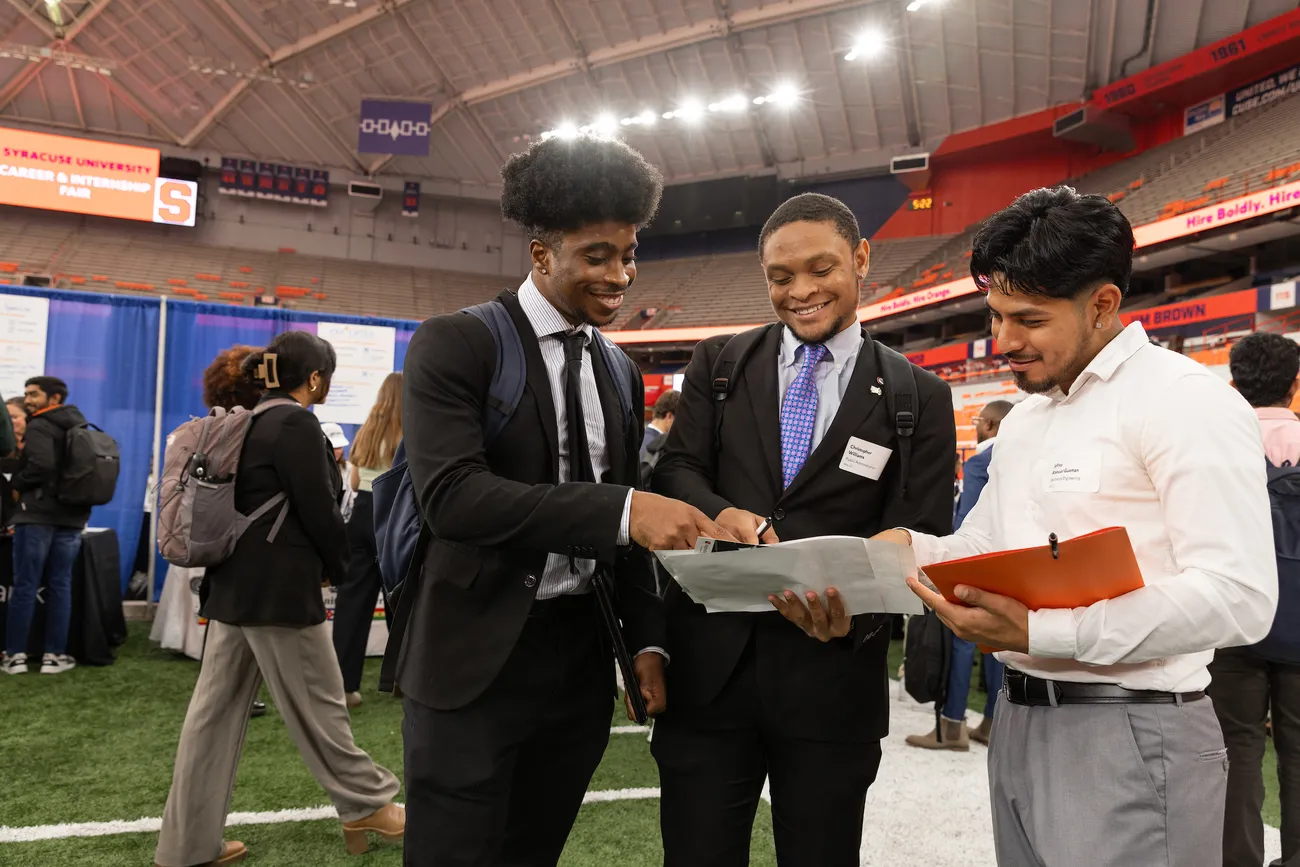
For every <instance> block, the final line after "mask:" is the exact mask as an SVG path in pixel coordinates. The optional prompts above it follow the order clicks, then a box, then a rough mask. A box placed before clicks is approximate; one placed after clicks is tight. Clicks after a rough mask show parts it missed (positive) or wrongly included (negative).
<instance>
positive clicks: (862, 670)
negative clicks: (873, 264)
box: [653, 327, 957, 741]
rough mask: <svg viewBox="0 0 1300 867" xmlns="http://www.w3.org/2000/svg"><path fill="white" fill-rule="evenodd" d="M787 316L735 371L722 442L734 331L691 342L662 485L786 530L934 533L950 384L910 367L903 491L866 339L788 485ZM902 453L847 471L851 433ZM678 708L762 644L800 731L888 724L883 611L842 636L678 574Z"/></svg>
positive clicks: (791, 534)
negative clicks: (697, 587) (720, 594)
mask: <svg viewBox="0 0 1300 867" xmlns="http://www.w3.org/2000/svg"><path fill="white" fill-rule="evenodd" d="M782 330H783V329H782V327H772V328H769V330H768V332H767V333H766V334H765V335H764V336H763V338H762V339H761V340H760V342H759V343H758V345H757V347H756V348H755V350H754V352H753V354H751V355H750V357H749V358H748V360H747V361H746V363H745V365H744V367H743V368H742V369H740V370H739V371H737V372H736V374H734V376H733V385H732V391H731V394H730V396H729V397H728V398H727V400H726V401H725V402H724V404H723V405H724V406H725V409H724V410H723V416H722V426H721V431H720V436H719V440H720V447H718V446H717V445H715V442H714V412H715V411H716V408H717V407H718V406H719V405H720V404H718V402H716V401H715V400H713V396H712V391H711V388H712V386H711V383H712V379H713V366H714V362H715V360H716V359H717V357H718V354H719V353H720V352H721V351H722V347H723V346H724V345H725V344H726V342H727V338H726V337H725V336H723V337H717V338H710V339H708V340H705V341H703V342H701V343H700V344H699V345H698V346H696V348H695V354H694V357H693V358H692V359H691V363H690V366H689V367H687V368H686V381H685V384H684V386H683V388H682V397H681V403H680V404H679V406H678V410H677V420H676V422H675V423H674V424H673V429H672V431H671V432H670V433H669V435H668V443H667V445H666V447H665V449H664V452H663V454H662V456H661V457H660V459H659V464H658V466H657V467H656V469H655V474H654V482H653V485H654V489H655V491H656V492H657V493H661V494H664V495H667V496H670V497H676V498H678V499H682V500H685V501H686V502H688V503H691V504H693V505H695V506H696V507H698V508H699V509H700V510H701V511H703V512H704V513H705V514H707V515H709V516H710V517H717V515H718V514H719V513H720V512H722V511H723V510H724V509H726V508H728V507H731V506H735V507H737V508H741V509H747V510H748V511H751V512H753V513H755V514H757V515H762V516H769V515H771V516H774V517H775V519H776V520H775V524H774V527H775V530H776V533H777V535H778V536H780V538H781V539H783V540H786V541H791V540H794V539H802V538H807V537H809V536H828V535H843V536H871V535H874V534H875V533H877V532H879V531H880V530H883V529H888V528H890V527H915V528H918V529H923V530H925V531H926V532H931V533H948V532H950V531H951V528H952V486H953V463H954V461H953V456H954V455H955V454H956V449H957V442H956V430H955V427H954V424H953V414H952V393H951V391H950V389H949V388H948V386H947V384H946V383H944V382H943V381H942V380H940V379H939V378H938V377H937V376H935V375H934V374H932V373H929V372H927V371H924V370H921V369H919V368H915V369H914V373H915V375H916V384H917V391H918V397H919V403H920V406H919V411H918V412H917V418H916V432H915V434H914V435H913V444H912V457H911V465H910V471H911V472H910V475H911V479H910V480H909V488H908V496H907V499H906V500H904V499H903V498H902V496H901V491H900V486H899V462H898V457H897V454H898V442H897V439H898V438H897V435H896V433H895V426H894V420H893V419H892V418H891V417H890V416H889V413H888V411H887V410H886V408H885V399H884V395H883V393H882V394H876V393H873V392H872V391H871V387H872V386H875V385H877V381H876V377H877V376H879V375H881V373H880V371H879V370H878V369H877V363H876V356H875V352H874V349H873V346H872V341H871V338H870V336H867V335H866V330H865V329H864V330H863V335H864V338H865V340H864V343H863V346H862V349H861V351H860V353H859V354H858V358H857V362H856V364H855V367H854V370H853V376H852V379H851V380H850V382H849V386H848V389H847V390H846V392H845V394H844V399H843V401H842V402H841V404H840V408H839V411H838V412H837V413H836V415H835V419H834V421H833V423H832V424H831V426H830V428H829V430H828V431H827V433H826V435H825V437H824V438H823V439H822V441H821V442H820V443H819V444H818V446H817V448H816V449H815V450H814V451H813V453H812V454H811V455H809V457H808V461H807V463H806V464H805V465H804V468H803V470H802V471H801V472H800V473H799V475H798V476H797V477H796V478H795V479H794V481H793V482H792V483H791V485H790V487H789V488H788V489H786V490H785V491H784V492H782V489H781V486H782V475H781V423H780V411H779V407H778V391H779V386H778V379H777V357H778V353H779V350H780V345H781V334H782ZM850 436H856V437H861V438H862V439H865V440H868V441H870V442H873V443H877V444H879V445H883V446H886V447H888V448H891V449H893V450H894V454H893V455H892V456H891V457H890V459H889V462H888V464H887V465H886V466H885V470H884V472H883V474H882V475H881V477H880V479H879V480H878V481H871V480H868V479H865V478H863V477H861V476H857V475H854V474H853V473H850V472H848V471H846V470H842V469H840V468H839V463H840V458H841V457H842V456H843V454H844V450H845V448H846V446H847V445H848V441H849V437H850ZM666 604H667V609H668V645H667V650H668V652H669V653H670V654H671V656H672V665H671V666H670V667H669V669H668V694H669V713H672V712H673V711H674V709H681V708H684V707H685V708H691V707H701V706H704V705H707V704H708V703H710V702H711V701H713V700H714V699H715V698H716V697H717V695H718V693H719V692H720V691H721V689H722V687H723V686H724V685H725V684H726V682H727V680H728V678H729V677H730V676H731V674H732V672H733V671H734V670H735V667H736V664H737V662H738V661H739V660H740V657H741V654H742V652H743V651H744V650H745V647H746V645H747V644H748V643H749V642H750V641H751V640H753V641H755V653H756V654H757V663H758V666H759V672H760V681H761V688H762V689H763V690H764V700H765V702H766V703H767V704H768V707H770V708H772V710H773V713H774V718H777V719H781V720H783V721H784V722H785V724H786V725H787V726H788V727H789V730H790V733H791V735H792V736H795V737H804V738H809V739H813V740H826V741H857V740H866V739H877V738H880V737H883V736H884V735H885V734H886V732H887V728H888V709H887V702H888V696H887V673H886V671H885V658H886V654H887V652H888V646H889V630H888V629H880V628H879V627H880V626H881V624H882V622H883V618H880V617H859V618H857V622H856V623H855V625H854V633H853V634H852V635H850V636H849V637H847V638H843V639H837V640H832V641H830V642H829V643H826V644H822V643H821V642H819V641H817V640H815V639H813V638H809V637H808V636H806V635H804V633H803V632H802V631H800V630H799V629H798V628H797V627H795V626H794V625H793V624H790V623H788V622H787V621H786V620H784V619H783V618H782V617H781V615H780V614H778V613H777V612H775V611H773V612H772V613H770V614H767V613H764V614H707V613H706V612H705V610H704V607H703V606H701V605H697V604H696V603H694V602H693V601H692V600H691V599H690V598H689V597H688V596H687V595H686V594H685V593H683V592H682V590H681V588H680V587H678V586H677V585H676V584H670V585H669V588H668V592H667V596H666Z"/></svg>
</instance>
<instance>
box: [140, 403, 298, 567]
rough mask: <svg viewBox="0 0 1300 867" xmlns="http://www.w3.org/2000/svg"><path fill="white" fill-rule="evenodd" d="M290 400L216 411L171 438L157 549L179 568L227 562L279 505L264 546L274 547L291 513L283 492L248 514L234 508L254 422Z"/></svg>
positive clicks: (162, 487)
mask: <svg viewBox="0 0 1300 867" xmlns="http://www.w3.org/2000/svg"><path fill="white" fill-rule="evenodd" d="M297 405H298V404H296V403H295V402H294V401H292V400H283V399H281V400H268V401H266V402H264V403H260V404H258V405H257V408H256V409H252V410H247V409H244V408H243V407H242V406H237V407H235V408H234V409H231V410H227V409H224V408H222V407H219V406H218V407H213V409H212V411H211V412H210V413H208V414H207V415H206V416H204V417H203V418H195V419H190V420H189V421H187V422H185V424H183V425H181V426H180V427H178V428H176V430H174V431H172V432H171V434H170V435H168V437H167V454H166V458H165V459H164V461H163V471H162V480H161V481H160V483H159V485H158V550H159V552H160V553H161V554H162V555H163V559H165V560H166V561H167V562H168V563H174V564H176V565H177V566H215V565H217V564H218V563H222V562H224V561H225V560H227V559H228V558H229V557H230V555H231V554H233V553H234V551H235V544H236V543H237V542H238V541H239V537H240V536H242V535H244V531H245V530H247V529H248V528H249V526H250V525H252V523H253V522H254V521H256V520H257V519H258V518H261V517H262V516H263V515H265V514H267V513H268V512H270V511H271V510H272V509H274V508H275V507H276V506H279V507H280V514H279V515H277V516H276V519H275V523H274V524H273V525H272V526H271V532H270V533H269V534H268V535H267V537H266V541H268V542H274V541H275V537H276V536H277V535H279V533H280V527H281V526H282V525H283V524H284V519H285V517H286V516H287V515H288V514H289V498H288V495H287V494H286V493H285V492H284V491H281V492H280V493H278V494H276V495H275V496H273V497H271V498H270V499H269V500H267V501H266V502H265V503H263V504H262V505H260V506H258V507H257V508H256V509H254V510H253V512H252V513H251V514H249V515H244V514H242V513H240V511H239V510H238V509H236V508H235V480H236V477H237V476H238V474H239V459H240V457H241V455H242V454H243V451H244V442H245V441H246V440H247V438H248V430H249V428H251V427H252V426H253V421H254V420H255V419H256V418H257V417H258V416H260V415H261V414H262V413H264V412H266V411H267V410H269V409H273V408H275V407H277V406H297Z"/></svg>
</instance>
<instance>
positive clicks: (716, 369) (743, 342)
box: [710, 323, 781, 455]
mask: <svg viewBox="0 0 1300 867" xmlns="http://www.w3.org/2000/svg"><path fill="white" fill-rule="evenodd" d="M780 327H781V325H780V323H774V324H772V325H765V326H763V327H762V328H752V329H750V330H749V331H742V332H741V333H740V334H737V335H735V336H733V337H732V338H731V339H730V340H728V341H727V342H726V344H725V345H724V346H723V347H722V351H721V352H720V353H718V357H717V358H716V359H714V361H713V370H712V374H713V375H712V377H711V378H710V382H711V383H712V392H713V452H714V454H715V455H716V454H717V453H718V452H719V451H720V450H721V448H722V410H723V407H724V406H725V405H726V400H727V398H728V397H729V396H730V395H731V390H732V388H734V387H735V385H736V380H737V379H738V378H739V376H740V371H741V370H742V369H744V367H745V362H746V361H748V360H749V356H751V355H753V354H754V350H755V349H756V348H758V344H759V343H760V342H761V341H762V340H763V338H764V337H766V336H767V333H768V332H769V331H770V330H771V329H773V328H780Z"/></svg>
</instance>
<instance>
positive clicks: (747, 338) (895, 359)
mask: <svg viewBox="0 0 1300 867" xmlns="http://www.w3.org/2000/svg"><path fill="white" fill-rule="evenodd" d="M779 327H781V326H780V323H773V324H772V325H768V326H766V327H764V328H755V329H752V330H750V331H746V332H743V333H741V334H737V335H736V336H735V337H732V338H731V339H730V340H728V341H727V343H726V345H725V346H723V347H722V352H720V353H719V354H718V357H717V359H716V360H715V361H714V362H713V370H712V374H713V399H714V400H715V401H717V408H716V411H715V412H714V413H713V446H714V451H715V452H717V451H719V450H720V449H721V446H722V410H723V407H724V406H725V401H726V400H727V397H728V396H729V395H730V394H731V386H732V384H733V382H732V381H733V379H734V378H735V376H736V371H737V370H739V369H741V368H743V367H744V366H745V361H746V360H747V359H748V358H749V356H750V355H752V354H753V352H754V350H755V349H756V348H757V347H758V344H759V342H760V341H761V340H762V339H763V337H765V336H766V335H767V333H768V331H769V330H770V329H772V328H779ZM871 345H872V348H873V349H874V350H875V353H876V367H877V368H878V369H879V370H880V372H881V376H882V378H883V379H884V380H885V385H886V390H885V408H886V411H887V412H888V413H889V414H890V415H891V416H893V418H894V432H895V433H896V434H897V435H898V468H899V473H898V476H899V485H900V488H901V493H902V495H903V499H907V477H908V468H909V467H910V465H911V462H912V434H913V433H914V432H915V431H916V414H915V409H916V407H917V405H918V404H919V403H920V401H919V399H918V398H917V392H916V376H915V374H913V372H912V362H910V361H908V360H907V357H906V356H904V355H902V354H900V353H898V352H895V351H894V350H892V349H890V348H889V347H888V346H885V345H884V344H882V343H879V342H878V341H874V340H873V341H872V342H871Z"/></svg>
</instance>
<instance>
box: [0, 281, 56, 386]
mask: <svg viewBox="0 0 1300 867" xmlns="http://www.w3.org/2000/svg"><path fill="white" fill-rule="evenodd" d="M49 324H50V299H48V298H39V297H36V296H31V295H4V294H0V395H3V397H4V399H5V400H8V399H9V398H11V397H18V396H20V395H21V394H22V393H23V383H25V382H26V381H27V380H29V379H31V378H32V377H33V376H41V375H42V374H44V373H45V342H46V337H47V335H48V332H49Z"/></svg>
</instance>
